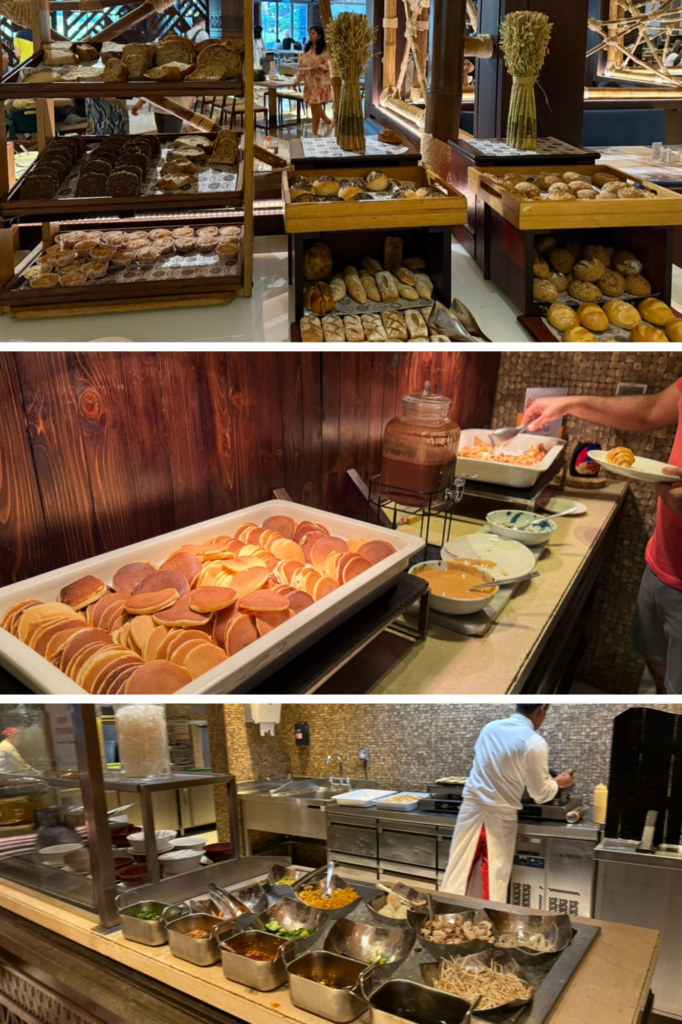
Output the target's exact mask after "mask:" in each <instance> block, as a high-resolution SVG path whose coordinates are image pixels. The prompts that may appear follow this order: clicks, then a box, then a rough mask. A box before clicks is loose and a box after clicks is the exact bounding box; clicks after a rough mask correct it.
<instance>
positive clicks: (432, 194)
mask: <svg viewBox="0 0 682 1024" xmlns="http://www.w3.org/2000/svg"><path fill="white" fill-rule="evenodd" d="M444 195H445V193H444V192H441V190H440V189H439V188H434V187H433V185H422V187H421V188H418V189H417V199H442V198H443V196H444ZM525 198H526V197H525V196H524V199H525Z"/></svg>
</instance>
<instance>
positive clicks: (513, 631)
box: [352, 482, 644, 695]
mask: <svg viewBox="0 0 682 1024" xmlns="http://www.w3.org/2000/svg"><path fill="white" fill-rule="evenodd" d="M565 494H566V495H567V496H568V497H571V498H574V499H575V500H576V501H581V502H583V503H584V504H585V505H586V506H587V512H586V514H585V515H582V516H567V517H565V518H563V519H557V520H556V525H557V529H556V532H555V533H554V534H553V538H552V542H551V544H550V545H549V546H548V549H547V551H546V553H545V554H544V555H542V556H541V557H540V559H539V561H538V563H537V570H538V571H539V572H540V578H539V579H537V580H534V581H533V582H532V583H531V584H530V586H528V585H526V587H525V589H524V588H523V587H522V588H521V589H520V590H519V591H518V592H517V593H516V594H515V595H514V596H513V597H512V599H511V601H510V602H509V604H508V605H507V607H506V608H505V609H504V610H503V612H502V614H501V616H500V619H499V621H498V622H497V623H495V624H493V626H492V627H491V629H490V630H489V632H488V633H487V634H486V635H485V636H483V637H476V636H464V635H462V634H461V633H455V632H451V631H450V630H445V629H442V628H440V627H438V626H431V628H430V629H429V637H428V640H427V642H426V643H424V644H421V645H419V646H416V647H412V648H411V649H410V650H409V652H408V653H407V654H405V648H404V643H403V644H398V643H397V642H396V639H395V638H394V637H390V638H389V636H388V634H384V635H383V636H382V637H380V638H379V639H378V640H376V641H375V642H374V643H373V644H372V645H370V648H368V650H371V655H370V657H369V661H368V675H369V672H370V671H371V668H372V665H373V664H374V665H381V666H382V667H385V666H388V668H387V669H386V670H385V672H384V675H383V677H382V678H381V679H380V680H379V681H378V682H376V671H375V674H374V676H373V677H372V679H371V680H370V679H369V678H368V679H367V684H368V687H371V692H372V693H382V694H383V693H386V694H407V693H410V694H455V693H456V694H468V695H475V694H486V695H490V694H503V693H522V692H535V693H542V692H555V691H556V688H557V685H558V683H559V682H560V677H561V673H562V672H563V671H565V670H566V668H567V665H568V664H569V662H570V656H571V654H572V653H573V648H574V646H575V643H576V642H577V641H578V640H579V634H580V619H581V615H582V613H583V611H584V609H585V607H586V605H587V602H588V601H589V598H590V596H591V594H592V592H593V589H594V586H595V584H596V581H597V577H598V575H599V573H600V571H601V569H602V567H603V565H604V563H605V560H606V558H607V555H608V544H607V543H606V542H607V541H608V539H609V534H610V532H611V531H612V529H613V528H614V526H615V522H616V518H617V515H618V512H619V510H620V508H621V506H622V504H623V502H624V500H625V496H626V494H627V483H624V482H618V483H611V482H609V483H608V484H607V485H606V487H604V488H602V489H601V490H598V491H586V490H571V489H570V488H567V490H566V492H565ZM419 525H420V524H418V523H416V524H411V525H407V526H404V527H402V528H401V529H404V530H407V531H409V532H412V533H415V534H417V535H418V534H419ZM480 526H481V524H480V523H475V524H474V523H472V522H467V521H464V520H457V519H456V520H455V521H454V522H453V525H452V533H451V535H452V536H453V537H454V536H461V535H462V534H467V533H472V532H473V531H475V530H476V529H477V528H480ZM441 530H442V527H441V526H436V527H434V528H433V531H432V535H431V538H430V540H431V542H432V543H439V541H440V531H441ZM436 534H438V536H436ZM642 569H644V566H643V565H642ZM356 661H357V659H356ZM352 671H353V674H354V678H355V679H356V685H357V673H358V668H357V667H355V666H354V667H353V669H352ZM361 671H362V669H361ZM550 687H553V689H550Z"/></svg>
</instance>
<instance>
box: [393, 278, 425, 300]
mask: <svg viewBox="0 0 682 1024" xmlns="http://www.w3.org/2000/svg"><path fill="white" fill-rule="evenodd" d="M394 281H395V286H396V288H397V290H398V295H399V296H400V298H401V299H409V301H410V302H416V301H417V299H418V298H419V292H418V291H417V289H416V288H413V287H412V286H411V285H409V284H403V282H402V281H399V280H398V279H397V278H394Z"/></svg>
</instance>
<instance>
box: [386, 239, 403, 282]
mask: <svg viewBox="0 0 682 1024" xmlns="http://www.w3.org/2000/svg"><path fill="white" fill-rule="evenodd" d="M402 262H403V240H402V238H393V237H392V236H391V235H389V236H388V238H387V239H386V240H385V241H384V269H385V270H389V271H390V272H391V273H392V274H395V273H396V271H397V270H399V268H400V266H401V264H402Z"/></svg>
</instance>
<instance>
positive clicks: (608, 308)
mask: <svg viewBox="0 0 682 1024" xmlns="http://www.w3.org/2000/svg"><path fill="white" fill-rule="evenodd" d="M603 309H604V312H605V313H606V315H607V317H608V318H609V323H610V324H613V326H614V327H621V328H623V330H626V331H631V330H632V328H633V327H635V326H636V325H637V324H639V323H641V321H642V318H641V316H640V315H639V313H638V312H637V310H636V309H635V307H634V306H632V305H631V304H630V303H629V302H623V300H622V299H613V301H612V302H605V303H604V306H603Z"/></svg>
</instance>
